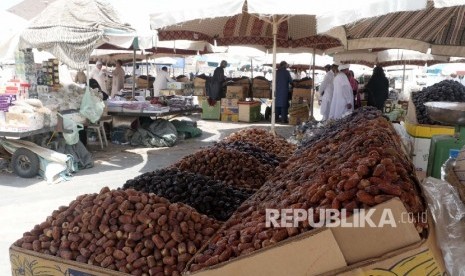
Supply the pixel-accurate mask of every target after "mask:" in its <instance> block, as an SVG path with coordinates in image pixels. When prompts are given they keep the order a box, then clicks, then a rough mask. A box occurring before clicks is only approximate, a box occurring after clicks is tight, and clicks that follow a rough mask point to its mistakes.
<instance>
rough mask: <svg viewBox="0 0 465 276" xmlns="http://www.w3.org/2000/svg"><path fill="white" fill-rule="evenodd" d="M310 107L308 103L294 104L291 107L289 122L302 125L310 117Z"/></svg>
mask: <svg viewBox="0 0 465 276" xmlns="http://www.w3.org/2000/svg"><path fill="white" fill-rule="evenodd" d="M309 111H310V110H309V108H308V105H307V104H306V103H304V104H293V105H292V106H291V107H290V108H289V124H290V125H300V124H301V123H304V122H306V121H307V120H308V118H309Z"/></svg>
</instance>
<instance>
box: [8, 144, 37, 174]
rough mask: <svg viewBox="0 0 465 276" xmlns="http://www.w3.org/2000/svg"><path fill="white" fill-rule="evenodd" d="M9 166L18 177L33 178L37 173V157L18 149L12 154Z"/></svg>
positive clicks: (30, 152)
mask: <svg viewBox="0 0 465 276" xmlns="http://www.w3.org/2000/svg"><path fill="white" fill-rule="evenodd" d="M11 166H12V167H13V171H14V172H15V174H17V175H18V176H21V177H24V178H31V177H34V176H36V175H37V174H38V173H39V167H40V164H39V156H37V154H35V153H33V152H32V151H30V150H28V149H25V148H19V149H17V150H16V151H15V152H14V153H13V157H12V158H11Z"/></svg>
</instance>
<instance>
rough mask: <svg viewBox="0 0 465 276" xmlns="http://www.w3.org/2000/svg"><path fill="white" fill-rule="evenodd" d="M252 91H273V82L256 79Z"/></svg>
mask: <svg viewBox="0 0 465 276" xmlns="http://www.w3.org/2000/svg"><path fill="white" fill-rule="evenodd" d="M252 89H266V90H270V89H271V82H270V81H268V80H264V79H259V78H254V79H253V80H252Z"/></svg>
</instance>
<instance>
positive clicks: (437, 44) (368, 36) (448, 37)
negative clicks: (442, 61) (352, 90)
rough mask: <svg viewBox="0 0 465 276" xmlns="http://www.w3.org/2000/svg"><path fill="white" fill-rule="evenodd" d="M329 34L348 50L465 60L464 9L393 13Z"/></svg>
mask: <svg viewBox="0 0 465 276" xmlns="http://www.w3.org/2000/svg"><path fill="white" fill-rule="evenodd" d="M328 34H331V35H333V36H334V37H337V38H339V39H340V40H341V41H342V43H343V44H344V45H345V46H346V48H347V49H348V50H355V49H369V48H385V49H388V48H403V49H411V50H417V51H420V52H424V53H426V52H427V51H428V49H429V48H431V53H432V54H436V55H444V56H465V47H464V46H465V5H461V6H452V7H447V8H435V7H434V5H433V2H431V1H429V2H428V6H427V8H426V9H423V10H418V11H411V12H396V13H392V14H388V15H384V16H379V17H375V18H369V19H365V20H361V21H358V22H356V23H354V24H349V25H346V26H345V27H343V28H338V29H334V30H332V31H330V32H328Z"/></svg>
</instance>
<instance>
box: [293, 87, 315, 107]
mask: <svg viewBox="0 0 465 276" xmlns="http://www.w3.org/2000/svg"><path fill="white" fill-rule="evenodd" d="M311 97H312V90H311V89H304V88H294V89H293V90H292V100H291V103H293V104H294V103H299V104H301V103H309V102H310V99H311Z"/></svg>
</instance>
